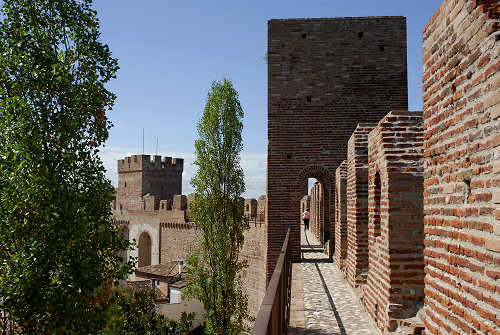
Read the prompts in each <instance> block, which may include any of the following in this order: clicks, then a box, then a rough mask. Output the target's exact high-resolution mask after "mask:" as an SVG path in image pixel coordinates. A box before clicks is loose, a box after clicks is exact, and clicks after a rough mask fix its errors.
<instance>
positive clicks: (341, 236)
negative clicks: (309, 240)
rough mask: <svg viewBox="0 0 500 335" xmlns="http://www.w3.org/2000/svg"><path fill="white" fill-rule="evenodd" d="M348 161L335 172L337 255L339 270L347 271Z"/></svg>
mask: <svg viewBox="0 0 500 335" xmlns="http://www.w3.org/2000/svg"><path fill="white" fill-rule="evenodd" d="M346 187H347V161H346V160H344V161H342V163H340V165H339V167H338V168H337V170H336V172H335V253H334V257H333V258H334V260H335V263H336V264H337V266H338V267H339V269H341V270H342V271H344V270H345V259H346V257H347V193H346Z"/></svg>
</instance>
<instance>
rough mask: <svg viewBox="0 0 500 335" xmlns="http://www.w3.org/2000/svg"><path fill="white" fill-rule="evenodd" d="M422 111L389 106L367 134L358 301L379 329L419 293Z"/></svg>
mask: <svg viewBox="0 0 500 335" xmlns="http://www.w3.org/2000/svg"><path fill="white" fill-rule="evenodd" d="M422 142H423V131H422V112H407V111H392V112H390V113H389V114H387V116H386V117H384V118H383V119H382V120H381V121H380V122H379V123H378V125H377V126H376V127H375V128H374V129H373V130H372V131H371V132H370V134H369V136H368V150H369V152H368V159H369V171H368V177H369V187H368V189H369V197H368V203H369V204H368V208H369V225H368V229H369V231H368V239H369V265H368V269H369V270H368V278H367V285H366V287H364V298H363V302H364V305H365V307H366V310H367V312H368V313H369V314H370V316H371V318H372V319H373V320H374V323H375V325H376V326H377V328H378V329H379V330H380V331H381V333H382V334H387V333H389V332H392V331H395V330H397V328H398V326H399V325H400V324H401V320H402V319H408V318H412V317H414V316H415V315H416V314H417V312H418V311H419V310H420V308H421V307H422V306H423V297H424V260H423V255H424V253H423V249H424V226H423V204H422V190H423V164H422Z"/></svg>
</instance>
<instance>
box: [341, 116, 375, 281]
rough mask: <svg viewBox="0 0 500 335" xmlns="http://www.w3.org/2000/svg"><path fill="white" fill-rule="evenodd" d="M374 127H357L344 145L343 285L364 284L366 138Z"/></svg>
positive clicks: (365, 265)
mask: <svg viewBox="0 0 500 335" xmlns="http://www.w3.org/2000/svg"><path fill="white" fill-rule="evenodd" d="M375 126H376V123H359V124H358V126H357V127H356V129H355V130H354V132H353V133H352V135H351V138H350V139H349V141H348V143H347V175H346V178H347V183H346V197H347V259H346V267H347V281H348V282H349V284H350V285H351V286H353V287H356V286H359V285H360V284H362V283H364V282H365V281H366V273H367V271H368V134H369V133H370V131H371V130H372V129H373V128H374V127H375Z"/></svg>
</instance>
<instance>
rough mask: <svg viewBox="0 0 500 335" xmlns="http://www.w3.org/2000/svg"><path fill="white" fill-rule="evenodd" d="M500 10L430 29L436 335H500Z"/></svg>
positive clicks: (448, 8) (444, 11) (430, 305)
mask: <svg viewBox="0 0 500 335" xmlns="http://www.w3.org/2000/svg"><path fill="white" fill-rule="evenodd" d="M499 7H500V6H499V2H498V1H491V0H489V1H488V0H483V1H482V0H476V1H465V0H453V1H451V0H446V1H444V2H443V3H442V5H441V6H440V7H439V9H438V10H437V11H436V13H435V14H434V16H433V17H432V19H431V20H430V21H429V23H428V24H427V26H426V27H425V28H424V30H423V37H424V43H423V63H424V64H423V66H424V76H423V100H424V115H423V119H424V132H425V135H424V167H425V171H424V173H425V178H424V210H425V219H424V224H425V272H426V277H425V326H426V330H425V332H426V334H500V313H499V310H500V236H499V234H500V228H499V220H500V209H499V203H500V174H499V173H500V160H499V157H500V105H499V100H500V89H499V86H500V75H499V74H498V72H499V68H500V59H499V53H500V42H499V40H500V38H499V37H500V35H499V34H500V33H499V31H498V30H499V25H500V22H499V17H500V13H499Z"/></svg>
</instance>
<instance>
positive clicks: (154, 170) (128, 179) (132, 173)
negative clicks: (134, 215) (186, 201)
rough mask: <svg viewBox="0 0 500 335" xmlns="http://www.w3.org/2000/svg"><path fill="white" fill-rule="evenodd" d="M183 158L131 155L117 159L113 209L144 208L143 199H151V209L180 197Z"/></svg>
mask: <svg viewBox="0 0 500 335" xmlns="http://www.w3.org/2000/svg"><path fill="white" fill-rule="evenodd" d="M183 170H184V160H183V159H182V158H172V157H163V159H162V157H161V156H153V157H151V156H150V155H132V156H131V157H125V158H124V159H120V160H118V187H117V197H116V198H117V201H116V209H140V208H141V207H142V208H143V206H144V205H143V204H144V200H145V198H148V199H150V198H152V199H153V204H152V207H154V208H156V207H157V202H159V201H160V200H169V201H172V199H173V196H174V194H182V172H183Z"/></svg>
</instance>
